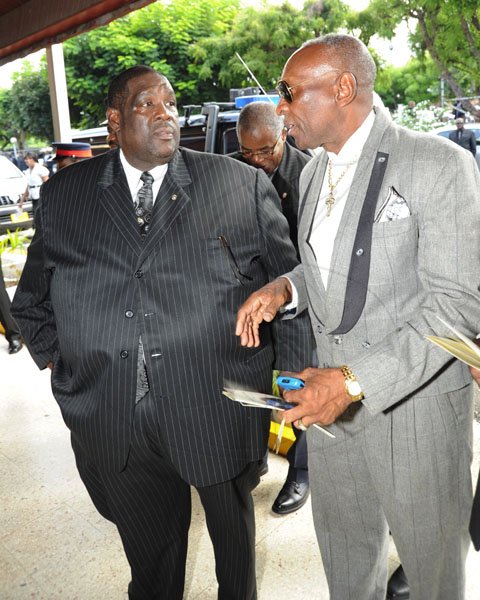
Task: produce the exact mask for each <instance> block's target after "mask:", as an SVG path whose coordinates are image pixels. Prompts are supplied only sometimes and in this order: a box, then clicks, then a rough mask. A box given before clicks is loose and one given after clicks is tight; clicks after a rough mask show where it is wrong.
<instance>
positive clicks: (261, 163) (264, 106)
mask: <svg viewBox="0 0 480 600" xmlns="http://www.w3.org/2000/svg"><path fill="white" fill-rule="evenodd" d="M237 137H238V142H239V145H240V151H239V152H235V153H233V154H231V155H230V156H232V158H235V159H237V160H240V161H242V162H245V163H247V164H249V165H251V166H252V167H255V168H257V169H262V170H263V171H265V173H266V174H267V175H268V176H269V177H270V181H271V182H272V184H273V186H274V188H275V189H276V191H277V194H278V196H279V198H280V202H281V204H282V212H283V214H284V215H285V217H286V219H287V221H288V225H289V228H290V239H291V240H292V242H293V244H294V246H295V249H296V250H297V256H298V241H297V213H298V183H299V179H300V173H301V172H302V169H303V167H304V166H305V165H306V164H307V162H308V161H309V159H310V157H309V156H308V155H306V154H305V153H303V152H300V150H297V149H296V148H294V147H293V146H291V145H290V144H288V143H287V142H286V137H287V132H286V130H285V126H284V123H283V117H279V116H278V115H277V114H276V113H275V105H274V104H273V103H271V102H252V103H251V104H247V105H246V106H244V107H243V108H242V110H241V111H240V114H239V116H238V121H237ZM312 336H313V334H312ZM293 431H294V434H295V441H294V443H293V444H292V446H291V447H290V449H289V450H288V453H287V460H288V463H289V469H288V474H287V478H286V481H285V483H284V485H283V486H282V488H281V490H280V492H279V494H278V496H277V498H276V499H275V501H274V503H273V505H272V511H273V512H274V513H276V514H278V515H287V514H289V513H291V512H294V511H296V510H298V509H299V508H301V507H302V506H303V505H304V504H305V502H306V501H307V499H308V496H309V489H310V488H309V483H308V454H307V436H306V435H305V432H304V431H301V430H300V429H297V428H296V427H294V428H293ZM260 468H261V472H262V473H264V472H266V470H267V457H266V458H265V459H264V461H262V464H261V467H260Z"/></svg>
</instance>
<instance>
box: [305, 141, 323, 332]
mask: <svg viewBox="0 0 480 600" xmlns="http://www.w3.org/2000/svg"><path fill="white" fill-rule="evenodd" d="M326 156H327V155H326V153H324V152H322V153H321V154H320V155H319V156H317V157H316V158H313V159H312V161H313V162H315V163H316V165H315V169H314V171H313V173H312V177H311V179H310V181H308V182H305V193H304V194H303V198H300V206H299V212H298V227H299V228H298V239H299V240H301V239H305V240H306V243H305V244H304V245H303V246H302V247H303V253H304V254H303V256H301V260H302V263H304V264H305V265H306V267H307V268H308V269H309V271H310V273H311V274H312V276H313V279H314V282H315V287H314V288H312V289H311V293H314V292H315V294H316V297H315V298H313V297H310V299H309V300H310V305H311V306H312V309H313V310H314V311H315V313H316V316H317V318H318V320H319V321H320V322H322V323H323V322H324V319H325V317H324V312H325V309H324V307H325V286H324V285H323V280H322V276H321V274H320V269H319V268H318V263H317V258H316V256H315V252H314V251H313V248H312V246H311V244H310V237H311V234H312V228H313V222H314V218H315V211H316V210H317V205H318V196H319V194H320V190H321V188H322V182H323V177H324V175H325V168H326V165H327V158H326ZM313 290H314V292H313Z"/></svg>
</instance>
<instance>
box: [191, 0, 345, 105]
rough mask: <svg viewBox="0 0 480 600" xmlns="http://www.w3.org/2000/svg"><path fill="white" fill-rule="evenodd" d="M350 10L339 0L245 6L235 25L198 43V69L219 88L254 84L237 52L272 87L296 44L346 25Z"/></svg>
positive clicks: (259, 77)
mask: <svg viewBox="0 0 480 600" xmlns="http://www.w3.org/2000/svg"><path fill="white" fill-rule="evenodd" d="M349 12H350V11H349V9H348V8H347V7H346V6H345V5H344V4H343V3H342V2H340V1H339V0H325V1H323V2H309V3H307V4H306V5H305V7H304V9H303V10H296V9H295V8H293V7H292V6H291V5H290V4H289V3H288V2H285V3H284V4H282V5H281V6H270V7H267V6H266V5H265V4H263V5H261V6H260V7H255V8H253V7H249V8H246V9H245V10H243V11H241V12H239V13H238V14H237V16H236V18H235V20H234V22H233V25H232V28H231V30H230V31H228V32H226V33H225V34H223V35H213V36H211V37H209V38H206V39H201V40H199V41H198V42H197V44H196V45H195V46H194V47H193V49H192V54H193V57H194V59H195V65H196V66H195V72H196V73H197V74H198V77H199V79H202V80H204V81H211V82H212V84H213V86H214V88H215V89H217V90H227V89H228V88H230V87H245V86H251V85H255V82H254V81H253V80H252V78H251V77H250V76H249V74H248V72H247V71H246V70H245V68H244V66H243V65H242V64H241V62H240V61H239V60H238V58H237V56H236V52H238V53H239V54H240V56H241V57H242V58H243V60H244V61H245V62H246V63H247V65H248V66H249V67H250V69H251V71H252V72H253V73H254V75H255V77H256V78H257V80H258V81H259V82H260V83H261V85H262V87H264V88H272V87H273V86H274V85H275V82H276V81H277V79H278V78H279V76H280V74H281V72H282V68H283V66H284V64H285V62H286V60H287V59H288V57H289V56H290V55H291V54H292V52H293V51H294V50H296V49H297V48H299V47H300V45H301V44H302V43H303V42H304V41H305V40H308V39H309V38H312V37H317V36H319V35H321V34H323V33H328V32H331V31H336V30H337V29H338V28H340V27H342V26H345V25H346V23H347V15H349ZM224 97H225V96H224Z"/></svg>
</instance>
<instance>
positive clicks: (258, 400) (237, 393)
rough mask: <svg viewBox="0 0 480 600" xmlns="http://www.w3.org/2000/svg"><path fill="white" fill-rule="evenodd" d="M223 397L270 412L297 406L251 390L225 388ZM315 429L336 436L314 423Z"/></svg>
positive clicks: (332, 436)
mask: <svg viewBox="0 0 480 600" xmlns="http://www.w3.org/2000/svg"><path fill="white" fill-rule="evenodd" d="M222 393H223V395H224V396H226V397H227V398H230V400H233V401H234V402H239V403H240V404H241V405H242V406H249V407H254V408H267V409H269V410H288V409H289V408H293V407H294V406H295V404H291V403H290V402H285V400H283V398H278V397H277V396H273V395H272V394H262V393H261V392H251V391H249V390H239V389H234V388H223V391H222ZM313 427H315V428H316V429H319V430H320V431H322V432H323V433H324V434H325V435H328V436H329V437H331V438H334V437H335V436H334V435H333V433H331V432H330V431H328V429H326V428H325V427H322V426H321V425H318V423H314V424H313Z"/></svg>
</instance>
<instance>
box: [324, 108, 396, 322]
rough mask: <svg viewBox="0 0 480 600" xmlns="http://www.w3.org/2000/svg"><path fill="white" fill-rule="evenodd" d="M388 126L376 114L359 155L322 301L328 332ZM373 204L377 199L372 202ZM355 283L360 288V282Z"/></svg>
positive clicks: (341, 303) (339, 310)
mask: <svg viewBox="0 0 480 600" xmlns="http://www.w3.org/2000/svg"><path fill="white" fill-rule="evenodd" d="M388 125H389V121H388V119H387V118H386V117H385V116H384V115H383V114H382V113H378V114H377V115H376V118H375V122H374V125H373V128H372V131H371V133H370V135H369V137H368V139H367V141H366V143H365V145H364V147H363V150H362V154H361V155H360V159H359V161H358V165H357V169H356V171H355V175H354V177H353V181H352V185H351V188H350V193H349V195H348V198H347V201H346V206H345V210H344V212H343V215H342V219H341V221H340V226H339V228H338V232H337V235H336V238H335V244H334V247H333V253H332V259H331V263H330V275H329V280H328V285H327V297H326V304H327V306H328V309H329V313H328V322H327V327H328V329H330V330H332V329H336V328H337V327H338V326H339V324H340V323H341V321H342V316H343V314H344V308H345V294H346V291H347V283H348V276H347V274H348V273H349V270H350V262H351V257H352V252H353V246H354V242H355V237H356V235H357V229H358V228H359V221H360V215H361V213H362V208H363V205H364V202H365V200H366V195H367V189H368V186H369V182H370V178H371V175H372V170H373V166H374V162H375V158H376V155H377V152H378V151H379V150H383V151H384V152H386V153H388V149H385V148H382V138H383V135H384V133H385V130H386V129H387V127H388ZM377 196H378V195H377ZM377 200H378V197H377V199H376V200H375V202H376V201H377ZM359 250H360V249H359ZM361 250H363V249H361ZM357 283H358V284H359V285H362V283H361V282H357ZM363 285H364V287H366V286H367V285H368V273H367V279H366V281H364V282H363Z"/></svg>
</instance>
